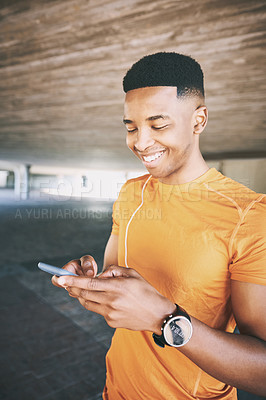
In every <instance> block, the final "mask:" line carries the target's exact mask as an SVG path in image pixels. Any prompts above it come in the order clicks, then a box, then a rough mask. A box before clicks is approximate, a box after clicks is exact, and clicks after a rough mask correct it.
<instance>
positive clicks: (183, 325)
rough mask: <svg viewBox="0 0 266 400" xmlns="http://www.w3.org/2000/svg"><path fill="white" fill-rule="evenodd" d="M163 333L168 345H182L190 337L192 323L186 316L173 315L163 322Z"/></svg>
mask: <svg viewBox="0 0 266 400" xmlns="http://www.w3.org/2000/svg"><path fill="white" fill-rule="evenodd" d="M163 333H164V338H165V340H166V342H167V343H168V344H169V345H170V346H174V347H179V346H183V345H184V344H186V343H187V342H188V341H189V339H190V338H191V335H192V325H191V322H190V321H189V320H188V319H187V318H186V317H183V316H177V317H173V318H171V319H170V320H169V321H168V322H167V323H166V324H165V326H164V330H163Z"/></svg>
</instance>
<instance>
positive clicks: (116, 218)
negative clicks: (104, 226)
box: [111, 198, 120, 235]
mask: <svg viewBox="0 0 266 400" xmlns="http://www.w3.org/2000/svg"><path fill="white" fill-rule="evenodd" d="M112 218H113V225H112V232H111V234H113V235H119V223H120V218H119V198H118V199H117V200H116V201H115V202H114V204H113V213H112Z"/></svg>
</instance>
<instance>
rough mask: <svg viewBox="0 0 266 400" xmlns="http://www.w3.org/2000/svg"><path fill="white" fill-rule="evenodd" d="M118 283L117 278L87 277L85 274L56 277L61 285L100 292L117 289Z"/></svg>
mask: <svg viewBox="0 0 266 400" xmlns="http://www.w3.org/2000/svg"><path fill="white" fill-rule="evenodd" d="M118 283H119V282H118V280H117V279H99V278H88V277H85V276H78V277H76V276H60V277H59V278H58V284H59V285H61V286H63V287H67V286H71V287H76V288H80V289H86V290H93V291H100V292H101V291H102V292H105V291H108V292H110V291H114V290H117V288H118Z"/></svg>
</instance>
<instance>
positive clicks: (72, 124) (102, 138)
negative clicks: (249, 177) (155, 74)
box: [0, 0, 266, 169]
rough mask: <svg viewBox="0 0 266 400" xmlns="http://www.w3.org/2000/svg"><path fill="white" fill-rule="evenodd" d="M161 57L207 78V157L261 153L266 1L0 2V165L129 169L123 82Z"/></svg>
mask: <svg viewBox="0 0 266 400" xmlns="http://www.w3.org/2000/svg"><path fill="white" fill-rule="evenodd" d="M157 51H177V52H181V53H185V54H189V55H191V56H193V57H194V58H196V59H197V60H198V61H199V62H200V63H201V65H202V67H203V69H204V71H205V85H206V95H207V105H208V108H209V114H210V115H209V123H208V127H207V129H206V131H205V132H204V133H203V134H202V137H201V150H202V152H203V154H204V155H205V156H206V159H208V158H221V157H242V156H250V157H251V156H252V157H256V156H260V157H261V156H263V155H265V153H266V133H265V131H266V118H265V115H266V113H265V109H266V107H265V106H266V74H265V61H266V3H265V0H252V1H251V0H223V1H220V0H200V1H199V0H187V1H182V0H176V1H173V0H172V1H171V0H154V1H147V0H146V1H145V0H141V1H140V0H90V1H89V0H67V1H66V0H54V1H53V0H50V1H48V0H2V1H1V4H0V160H9V161H17V162H25V163H29V164H42V165H62V166H63V165H65V166H73V167H74V166H77V167H88V168H99V167H102V168H106V167H107V166H108V167H112V168H120V167H122V168H125V169H127V168H136V167H137V166H138V160H137V159H135V157H134V156H133V155H131V154H130V152H129V150H128V149H127V147H126V144H125V130H124V127H123V126H122V123H121V120H122V115H123V98H124V95H123V92H122V84H121V82H122V78H123V76H124V74H125V72H126V71H127V69H128V68H129V67H130V66H131V64H132V63H133V62H135V61H136V60H138V59H139V58H140V57H142V56H143V55H146V54H150V53H154V52H157Z"/></svg>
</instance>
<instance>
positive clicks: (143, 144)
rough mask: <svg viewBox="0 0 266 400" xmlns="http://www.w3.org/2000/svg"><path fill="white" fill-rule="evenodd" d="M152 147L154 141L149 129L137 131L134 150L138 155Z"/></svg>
mask: <svg viewBox="0 0 266 400" xmlns="http://www.w3.org/2000/svg"><path fill="white" fill-rule="evenodd" d="M153 145H154V139H153V137H152V134H151V132H150V130H149V129H139V130H138V132H137V135H136V139H135V143H134V149H135V150H136V151H138V152H140V153H142V152H144V151H145V150H146V149H148V148H149V147H151V146H153Z"/></svg>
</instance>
